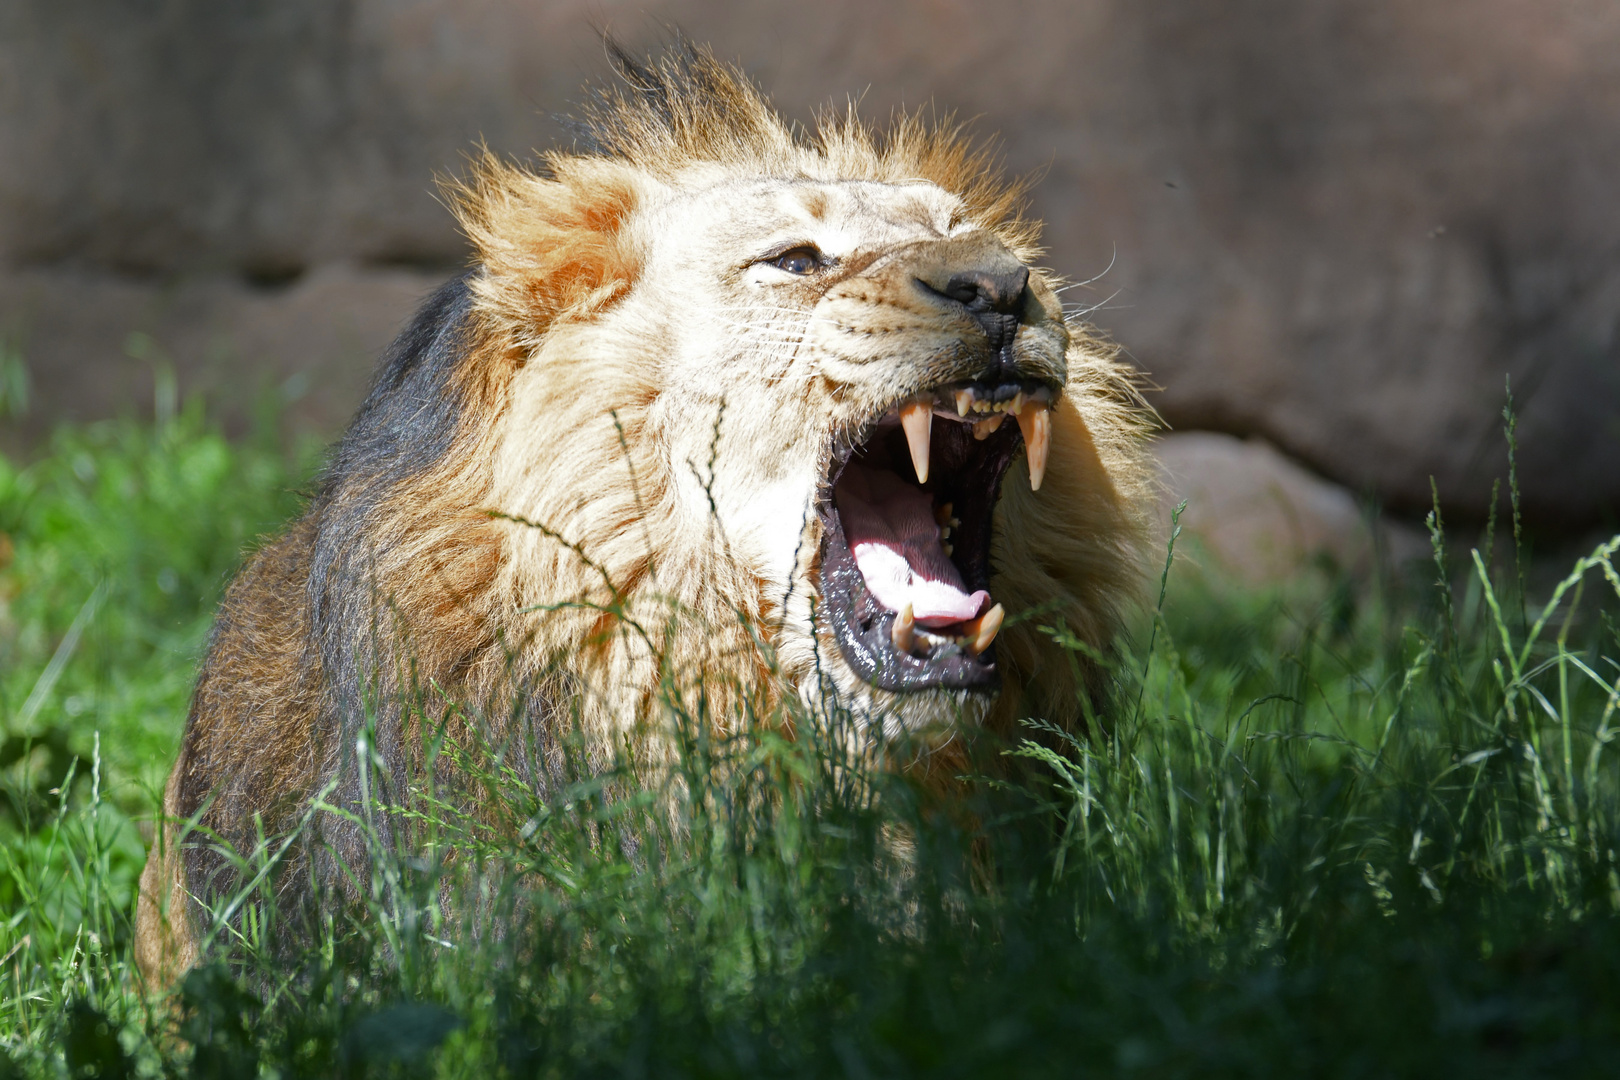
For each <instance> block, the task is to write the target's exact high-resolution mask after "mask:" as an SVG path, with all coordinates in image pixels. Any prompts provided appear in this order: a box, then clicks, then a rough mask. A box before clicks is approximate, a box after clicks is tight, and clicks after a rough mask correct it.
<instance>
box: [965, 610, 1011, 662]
mask: <svg viewBox="0 0 1620 1080" xmlns="http://www.w3.org/2000/svg"><path fill="white" fill-rule="evenodd" d="M1006 617H1007V609H1006V608H1004V607H1002V606H1001V605H1000V604H997V605H996V606H995V607H993V608H991V609H990V610H989V611H987V612H985V613H984V614H983V615H980V616H979V617H978V618H977V619H974V620H972V621H971V622H969V623H967V624H966V625H965V626H964V627H963V629H964V630H965V631H966V633H965V634H963V637H964V639H969V640H968V651H969V652H971V653H972V654H973V655H974V656H977V655H979V654H980V653H982V652H984V650H986V649H988V648H989V647H990V643H991V642H992V641H994V640H996V635H997V634H999V633H1001V623H1002V620H1003V619H1005V618H1006Z"/></svg>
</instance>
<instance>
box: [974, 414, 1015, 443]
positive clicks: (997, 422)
mask: <svg viewBox="0 0 1620 1080" xmlns="http://www.w3.org/2000/svg"><path fill="white" fill-rule="evenodd" d="M1005 419H1007V418H1006V417H1005V416H1002V415H1001V414H999V413H998V414H997V415H995V416H992V417H991V418H990V419H988V420H980V421H979V422H978V423H977V424H974V425H973V437H974V438H975V439H978V440H979V441H980V442H983V441H984V440H986V439H988V438H989V437H990V436H991V435H994V434H995V431H996V428H998V427H1000V426H1001V422H1002V421H1003V420H1005Z"/></svg>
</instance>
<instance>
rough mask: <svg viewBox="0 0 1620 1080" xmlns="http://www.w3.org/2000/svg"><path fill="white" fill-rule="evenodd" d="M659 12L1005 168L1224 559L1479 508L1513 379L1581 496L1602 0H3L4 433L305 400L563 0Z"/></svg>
mask: <svg viewBox="0 0 1620 1080" xmlns="http://www.w3.org/2000/svg"><path fill="white" fill-rule="evenodd" d="M670 26H678V27H680V28H681V29H682V30H683V31H684V32H685V33H686V34H687V35H688V36H690V37H691V38H692V39H694V40H696V41H699V42H707V43H709V44H711V45H712V46H713V48H714V49H715V51H716V53H717V54H718V55H719V56H721V57H722V58H725V59H732V60H736V61H739V62H740V63H741V64H742V65H743V66H744V67H745V68H746V69H747V70H748V71H749V72H750V73H752V74H753V76H754V77H755V78H756V79H758V80H759V81H760V82H761V83H762V85H763V86H764V87H765V88H766V90H767V91H768V92H769V93H770V94H771V95H772V96H773V97H774V99H775V101H776V102H777V104H778V106H779V107H780V108H781V109H782V110H783V111H784V112H785V113H786V114H787V115H788V116H789V117H792V118H796V119H801V120H808V119H809V118H810V117H811V115H812V113H813V111H814V110H815V109H816V108H817V107H820V106H825V105H828V104H834V105H842V104H843V103H844V102H846V101H847V100H848V99H849V98H850V97H851V96H854V97H857V98H858V99H859V100H860V102H861V108H862V110H863V112H864V113H865V114H866V115H868V116H869V117H873V118H879V119H881V118H883V117H886V116H888V115H889V114H890V113H891V111H893V110H895V109H898V108H915V107H918V106H929V107H931V108H933V109H935V110H937V111H938V112H940V113H947V112H950V113H955V114H957V115H958V116H959V117H962V118H971V119H972V120H973V123H974V128H975V129H976V130H977V131H978V132H980V133H981V134H983V135H986V136H990V135H998V136H999V137H1000V139H1001V145H1002V148H1003V151H1004V153H1005V157H1006V161H1007V164H1008V166H1009V167H1010V168H1011V169H1012V170H1013V171H1015V172H1031V171H1033V172H1038V173H1040V174H1041V177H1042V179H1041V181H1040V183H1039V185H1038V187H1037V188H1036V189H1035V195H1034V206H1033V212H1034V214H1035V215H1036V216H1038V217H1041V218H1044V219H1045V221H1046V222H1047V232H1046V243H1047V246H1048V248H1049V251H1050V254H1049V257H1048V263H1049V265H1051V266H1052V267H1054V268H1055V269H1056V270H1057V271H1059V272H1060V273H1062V274H1064V275H1066V276H1068V277H1069V278H1071V279H1075V280H1091V281H1092V284H1091V285H1089V286H1088V287H1087V288H1085V289H1076V290H1073V291H1071V292H1070V293H1068V294H1067V296H1066V298H1067V299H1071V300H1076V302H1077V303H1079V304H1080V305H1081V306H1082V307H1092V306H1095V310H1094V311H1093V312H1092V314H1091V316H1090V317H1091V318H1092V320H1093V321H1095V322H1096V323H1097V324H1098V325H1099V326H1101V327H1102V328H1103V329H1105V330H1106V331H1107V332H1108V333H1110V334H1111V335H1112V336H1114V337H1115V338H1116V339H1117V340H1118V341H1120V342H1121V343H1122V344H1123V345H1124V346H1125V347H1126V348H1127V350H1128V352H1129V356H1130V357H1131V359H1132V360H1133V361H1134V362H1135V364H1136V365H1137V366H1138V367H1139V368H1141V369H1142V370H1143V371H1144V372H1147V373H1148V374H1149V375H1150V376H1151V378H1152V380H1153V381H1154V382H1155V383H1157V384H1158V385H1159V386H1161V387H1162V388H1163V389H1162V390H1161V391H1159V392H1156V393H1154V394H1153V395H1152V398H1151V400H1152V402H1153V404H1154V405H1155V406H1156V407H1157V408H1158V409H1159V411H1160V412H1161V413H1162V415H1163V416H1164V418H1165V420H1166V421H1167V422H1168V423H1169V424H1170V425H1171V426H1172V428H1173V429H1174V431H1175V432H1176V433H1177V434H1175V435H1173V436H1171V437H1170V438H1168V439H1166V441H1165V443H1164V459H1165V461H1166V463H1167V469H1168V474H1167V475H1168V477H1169V484H1170V486H1171V488H1172V491H1173V492H1174V493H1175V494H1178V495H1179V494H1187V493H1195V494H1196V497H1195V499H1194V506H1193V509H1192V510H1191V511H1189V514H1190V515H1193V516H1194V520H1195V522H1201V526H1202V528H1203V529H1204V530H1205V532H1206V533H1207V534H1208V535H1209V536H1210V537H1211V540H1210V544H1211V546H1212V547H1213V548H1215V549H1220V548H1221V545H1222V544H1223V543H1224V544H1227V545H1228V548H1229V550H1227V551H1226V552H1225V555H1224V556H1222V557H1224V558H1225V559H1226V560H1227V561H1228V562H1229V563H1230V564H1231V566H1232V567H1233V568H1234V569H1236V570H1237V571H1238V572H1239V573H1252V574H1255V575H1260V576H1264V575H1265V574H1267V573H1269V572H1274V571H1275V570H1276V569H1277V568H1278V567H1281V566H1284V565H1292V564H1291V563H1290V560H1295V561H1298V560H1302V559H1306V558H1308V557H1312V554H1313V552H1319V551H1326V552H1328V553H1329V554H1330V555H1332V556H1333V557H1334V558H1335V559H1337V560H1338V561H1340V562H1342V563H1353V562H1355V561H1357V560H1358V559H1364V558H1365V557H1366V552H1367V550H1369V544H1370V542H1371V541H1370V538H1371V536H1372V535H1373V533H1372V532H1369V531H1368V530H1369V529H1373V530H1374V532H1376V530H1377V528H1379V527H1377V526H1371V525H1369V523H1368V520H1369V519H1368V513H1367V508H1368V507H1375V508H1382V510H1383V511H1385V512H1386V514H1387V515H1388V517H1389V519H1390V520H1391V521H1392V522H1393V523H1394V524H1392V525H1391V526H1390V527H1389V528H1388V529H1387V530H1385V533H1384V534H1383V535H1384V536H1385V539H1386V540H1388V541H1389V543H1390V544H1392V545H1393V546H1395V547H1397V548H1400V547H1401V545H1406V546H1405V547H1404V548H1402V550H1414V548H1413V547H1412V545H1413V544H1414V543H1417V546H1418V547H1421V546H1422V545H1421V543H1418V542H1417V537H1416V533H1415V532H1414V531H1413V529H1412V526H1414V525H1416V524H1417V523H1419V522H1420V521H1421V516H1422V514H1423V512H1424V511H1426V510H1427V508H1428V507H1429V505H1430V502H1431V489H1430V480H1431V477H1432V478H1433V482H1434V485H1435V489H1436V490H1437V491H1438V497H1439V500H1440V503H1441V505H1442V506H1443V507H1444V509H1445V511H1446V514H1447V517H1448V520H1452V521H1456V522H1459V523H1463V524H1467V523H1470V522H1472V523H1475V524H1478V523H1479V522H1482V521H1483V520H1484V518H1485V515H1486V513H1487V510H1488V506H1489V498H1490V492H1491V487H1492V482H1493V480H1494V479H1496V478H1497V477H1500V476H1503V475H1504V474H1505V471H1506V452H1505V443H1504V440H1503V438H1502V431H1501V429H1502V416H1501V413H1502V407H1503V404H1504V400H1505V399H1504V383H1505V380H1507V379H1508V378H1511V380H1512V387H1513V394H1514V398H1515V401H1516V403H1517V409H1518V413H1519V417H1520V420H1519V427H1518V441H1519V446H1520V453H1519V472H1520V481H1521V486H1522V489H1523V495H1524V503H1525V510H1526V513H1527V515H1528V519H1529V521H1530V522H1531V524H1532V526H1533V527H1534V528H1535V529H1537V530H1539V531H1540V532H1541V533H1542V534H1543V535H1546V536H1550V537H1556V536H1574V535H1581V534H1584V533H1587V532H1590V531H1592V530H1595V529H1599V528H1609V529H1611V530H1612V528H1613V527H1615V525H1616V507H1617V504H1620V339H1617V333H1620V199H1617V198H1616V193H1617V181H1620V5H1616V4H1615V3H1613V0H1468V2H1467V3H1454V2H1453V3H1442V2H1412V0H1222V2H1219V3H1217V2H1214V0H1062V2H1056V0H1054V2H1044V0H1003V2H1002V3H998V4H994V5H986V4H983V3H969V2H965V0H882V2H876V3H874V2H872V0H864V2H850V0H822V2H821V3H817V4H805V3H782V2H776V0H673V2H665V3H658V2H653V0H637V2H634V3H623V2H617V0H592V2H578V0H237V2H234V3H230V4H220V3H217V2H216V0H117V2H114V0H10V2H8V3H6V4H4V5H0V343H3V344H0V348H3V352H0V357H3V359H4V364H5V365H6V366H7V367H8V370H9V372H10V373H9V374H5V373H4V372H0V374H5V378H4V379H0V386H4V385H10V384H11V383H15V382H16V381H17V375H16V371H17V369H18V368H19V367H26V369H27V371H28V373H29V379H30V382H31V387H32V389H31V394H30V395H29V396H30V398H31V400H30V402H29V406H28V408H27V410H26V411H22V410H20V409H14V410H12V411H13V415H11V416H9V417H6V418H4V419H0V427H3V431H0V448H3V449H5V450H6V451H8V452H10V453H12V454H23V455H26V454H28V453H29V452H31V448H35V447H37V446H38V445H39V444H40V441H41V439H42V437H43V436H44V435H45V434H46V433H48V431H49V430H50V429H51V428H52V426H53V425H55V424H58V423H60V422H62V421H65V420H74V421H83V420H90V419H95V418H98V417H103V416H111V415H116V414H119V413H120V412H142V413H148V414H149V412H150V410H152V409H154V408H156V409H157V410H158V411H159V412H162V411H163V410H164V409H166V408H172V407H173V401H174V400H175V399H176V398H184V397H186V396H188V395H192V394H203V395H205V396H206V397H207V399H208V401H209V403H210V407H211V408H212V409H214V410H215V411H216V412H217V413H218V415H220V416H221V417H222V418H223V419H224V422H225V423H226V424H227V426H228V427H229V428H230V429H231V430H244V429H245V428H246V426H247V425H249V424H250V422H251V417H252V416H253V415H254V414H255V412H256V411H259V410H262V409H264V408H265V403H266V402H267V401H268V402H271V403H272V404H273V403H275V402H284V403H285V411H284V413H283V418H282V422H283V423H285V424H286V425H288V426H289V428H290V429H292V430H295V431H305V432H314V433H318V434H320V435H323V436H328V437H329V436H333V435H336V434H337V433H339V432H340V431H341V429H342V426H343V424H344V422H345V421H346V419H347V417H348V415H349V414H350V412H351V411H352V409H353V408H354V407H355V405H356V404H357V403H358V401H359V399H360V396H361V395H362V393H363V391H364V389H365V386H366V382H367V379H368V377H369V373H370V370H371V365H372V362H373V359H374V358H375V357H376V355H377V354H378V353H379V352H380V351H381V350H382V349H383V348H384V346H386V344H387V343H388V341H389V340H390V339H391V338H392V336H393V335H394V333H395V332H396V330H397V329H398V328H399V327H400V325H401V323H402V322H403V320H405V319H406V317H407V316H408V314H409V313H410V312H411V310H412V309H413V307H414V305H415V304H416V303H417V302H418V301H419V300H420V299H421V298H422V297H424V296H425V295H426V294H427V293H428V292H429V291H431V289H432V288H433V287H434V285H435V284H436V283H437V282H439V281H441V280H442V279H443V278H444V277H446V276H447V275H449V274H451V273H453V272H455V271H456V270H457V269H458V267H460V266H461V265H462V264H463V262H464V260H465V257H466V249H465V245H464V244H463V242H462V240H461V238H460V237H459V236H458V234H457V232H456V230H455V228H454V226H453V223H452V220H451V217H450V215H449V213H448V212H447V211H446V210H445V209H444V207H443V206H442V205H441V204H440V203H439V202H438V201H437V197H436V194H435V183H434V179H435V177H436V176H442V175H449V174H455V173H457V172H458V171H460V170H461V169H462V168H463V167H464V164H465V155H466V154H467V152H468V151H469V149H470V148H471V147H473V146H474V145H475V144H476V143H477V142H478V141H480V140H483V141H486V142H487V143H488V144H489V145H490V146H491V147H492V148H494V149H496V150H498V151H501V152H503V153H507V154H510V155H515V156H520V157H521V156H525V155H528V154H529V153H531V151H532V150H534V149H536V148H544V147H546V146H549V145H552V144H553V143H555V142H558V141H562V142H566V141H567V140H568V138H569V136H568V135H567V133H566V130H565V129H564V127H563V126H562V125H561V124H560V123H559V121H558V120H557V116H558V115H560V114H563V113H565V112H566V111H567V110H568V108H569V106H570V105H571V103H573V102H575V101H578V100H579V99H580V97H581V90H582V87H584V86H586V85H587V84H589V83H592V82H596V81H600V80H603V79H605V78H608V77H609V68H608V64H607V62H606V60H605V57H604V54H603V49H602V46H601V43H600V40H599V38H598V34H597V29H596V28H598V27H600V28H605V29H607V30H608V31H610V32H611V33H613V34H614V35H615V36H616V37H619V38H621V39H622V40H624V41H625V42H626V43H627V44H629V45H630V46H631V47H632V48H636V49H649V48H654V47H656V46H657V45H658V43H659V42H660V41H661V40H664V39H666V38H667V37H668V33H669V29H668V28H669V27H670ZM171 376H172V377H171ZM15 396H16V395H15V394H13V398H15ZM9 404H13V405H14V404H15V401H12V402H10V403H9ZM1503 500H1504V502H1505V495H1504V496H1503ZM1200 514H1201V515H1204V516H1203V518H1202V519H1199V518H1197V515H1200ZM1402 522H1404V523H1405V524H1404V525H1403V524H1402ZM1222 528H1228V529H1233V530H1236V535H1235V537H1234V538H1230V539H1228V540H1222V539H1221V535H1220V530H1221V529H1222ZM1246 566H1247V567H1248V569H1247V570H1246V569H1245V567H1246Z"/></svg>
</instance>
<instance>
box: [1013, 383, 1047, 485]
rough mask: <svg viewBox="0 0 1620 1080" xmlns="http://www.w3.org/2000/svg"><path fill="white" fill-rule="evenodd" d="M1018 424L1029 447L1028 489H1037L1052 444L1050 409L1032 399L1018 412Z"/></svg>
mask: <svg viewBox="0 0 1620 1080" xmlns="http://www.w3.org/2000/svg"><path fill="white" fill-rule="evenodd" d="M1018 426H1019V428H1020V429H1021V430H1022V431H1023V432H1024V445H1025V446H1026V447H1027V448H1028V449H1029V490H1031V491H1039V490H1041V478H1042V477H1044V476H1045V475H1046V452H1047V450H1049V449H1050V448H1051V445H1052V410H1051V409H1049V408H1047V407H1046V406H1045V405H1042V404H1041V403H1040V402H1038V401H1032V402H1030V403H1029V404H1028V405H1025V406H1024V409H1023V411H1022V412H1020V413H1019V414H1018Z"/></svg>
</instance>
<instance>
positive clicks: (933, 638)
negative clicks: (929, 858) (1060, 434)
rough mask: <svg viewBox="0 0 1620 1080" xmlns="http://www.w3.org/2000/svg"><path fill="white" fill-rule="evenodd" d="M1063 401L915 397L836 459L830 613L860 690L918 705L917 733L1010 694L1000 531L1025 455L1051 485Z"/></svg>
mask: <svg viewBox="0 0 1620 1080" xmlns="http://www.w3.org/2000/svg"><path fill="white" fill-rule="evenodd" d="M1054 394H1055V391H1054V389H1053V388H1051V387H1048V386H1044V385H1039V384H1019V383H1007V384H1003V385H996V386H984V385H979V384H968V385H961V386H956V387H950V388H944V389H939V390H933V391H928V392H925V393H922V394H917V395H913V396H912V397H911V398H909V399H907V400H906V401H904V402H901V403H900V404H899V405H898V406H896V407H895V408H894V409H892V410H890V411H889V412H887V413H886V414H885V415H883V416H881V417H879V418H878V419H876V420H875V421H874V422H873V423H872V424H870V425H869V426H868V427H867V429H866V430H865V431H864V432H862V434H863V435H864V436H865V437H864V438H861V439H858V440H856V441H854V442H853V444H852V445H850V446H849V447H848V448H847V449H846V450H844V451H843V452H842V453H835V454H834V455H833V461H832V464H831V467H830V469H829V474H828V477H827V481H828V482H827V485H826V488H825V490H826V495H825V497H824V498H823V499H822V501H821V504H820V507H819V511H820V517H821V524H822V543H821V563H820V575H821V589H820V592H821V612H820V616H821V618H822V619H824V620H825V625H826V626H827V628H829V629H830V630H831V631H832V634H833V637H834V638H835V639H836V640H837V642H838V646H839V651H840V652H841V653H842V658H843V660H844V663H845V664H846V665H847V666H848V668H849V670H850V673H851V674H852V676H853V677H854V679H856V680H858V681H859V683H860V684H861V685H862V686H863V687H865V688H867V689H869V690H870V691H873V692H884V693H877V694H875V700H874V701H873V702H872V704H873V705H874V706H878V707H881V704H882V702H881V701H880V700H876V699H882V698H886V697H888V696H891V695H901V696H913V695H914V696H916V697H917V698H918V699H919V700H915V701H907V702H896V703H895V704H896V706H897V707H901V708H902V709H903V711H904V712H905V713H906V715H907V717H908V719H907V721H906V722H905V723H904V726H905V727H906V728H908V729H911V730H916V729H917V728H919V727H923V726H927V724H928V722H929V719H930V717H929V716H924V715H922V714H924V713H928V714H934V713H938V714H940V715H939V717H938V719H939V722H940V723H942V724H951V725H954V724H955V723H957V722H958V721H957V719H956V716H954V715H946V714H960V713H961V711H962V709H964V708H970V707H971V708H974V709H977V708H978V706H977V705H975V704H974V702H976V701H978V700H979V699H981V698H982V699H984V700H989V699H990V698H991V697H993V696H994V693H995V691H996V690H997V689H998V688H999V685H1000V676H999V674H998V672H997V670H996V656H995V639H996V635H997V634H998V633H999V631H1000V629H1001V625H1002V620H1003V618H1004V616H1005V611H1004V609H1003V608H1002V606H1001V605H1000V604H998V603H996V602H995V599H994V598H993V597H992V596H991V595H990V592H989V587H990V578H991V575H992V571H993V568H992V567H991V565H990V539H991V529H992V522H993V518H994V513H995V506H996V501H997V499H998V498H999V497H1000V494H1001V481H1002V477H1003V476H1004V475H1005V474H1006V471H1007V468H1008V466H1009V465H1010V464H1011V463H1012V461H1013V459H1014V458H1015V457H1016V456H1017V454H1018V452H1019V451H1020V450H1025V449H1027V450H1028V451H1029V456H1030V461H1031V474H1032V477H1033V478H1034V481H1035V482H1036V483H1038V482H1039V476H1040V468H1044V463H1045V453H1046V438H1047V434H1046V433H1047V431H1049V415H1048V410H1049V408H1050V402H1051V401H1052V399H1053V396H1054ZM1009 416H1012V417H1015V418H1016V419H1017V421H1018V422H1017V423H1003V421H1005V420H1006V419H1007V418H1008V417H1009ZM1037 466H1039V467H1040V468H1038V467H1037ZM913 714H916V715H915V716H914V717H913Z"/></svg>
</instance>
